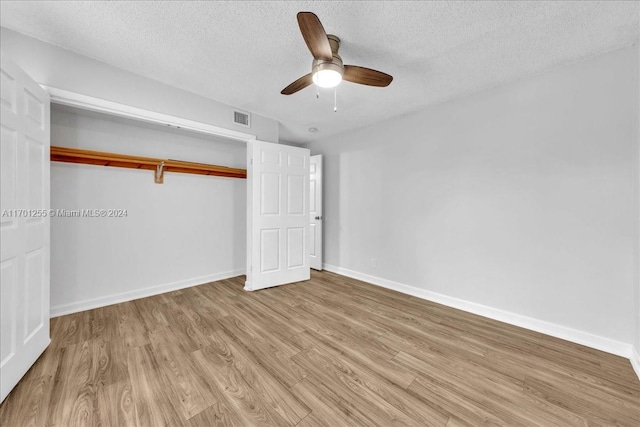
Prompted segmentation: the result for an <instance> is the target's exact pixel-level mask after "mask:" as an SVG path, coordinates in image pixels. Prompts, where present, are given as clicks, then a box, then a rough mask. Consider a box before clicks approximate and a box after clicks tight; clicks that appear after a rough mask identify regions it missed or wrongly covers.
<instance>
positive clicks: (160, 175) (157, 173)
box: [153, 160, 164, 184]
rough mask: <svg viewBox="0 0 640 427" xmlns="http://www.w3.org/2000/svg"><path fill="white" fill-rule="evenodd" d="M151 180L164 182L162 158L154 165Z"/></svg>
mask: <svg viewBox="0 0 640 427" xmlns="http://www.w3.org/2000/svg"><path fill="white" fill-rule="evenodd" d="M153 182H155V183H156V184H163V183H164V160H163V161H161V162H160V163H159V164H158V166H156V171H155V174H154V176H153Z"/></svg>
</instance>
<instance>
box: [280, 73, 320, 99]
mask: <svg viewBox="0 0 640 427" xmlns="http://www.w3.org/2000/svg"><path fill="white" fill-rule="evenodd" d="M311 83H313V80H312V79H311V73H309V74H307V75H305V76H302V77H300V78H299V79H298V80H296V81H295V82H293V83H291V84H290V85H289V86H287V87H285V88H284V89H282V92H280V93H281V94H283V95H291V94H293V93H296V92H297V91H299V90H302V89H304V88H305V87H307V86H309V85H310V84H311Z"/></svg>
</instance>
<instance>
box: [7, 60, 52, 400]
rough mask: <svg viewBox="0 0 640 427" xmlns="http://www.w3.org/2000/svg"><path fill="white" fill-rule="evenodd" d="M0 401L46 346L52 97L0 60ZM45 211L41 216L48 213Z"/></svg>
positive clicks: (13, 66)
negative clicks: (0, 89)
mask: <svg viewBox="0 0 640 427" xmlns="http://www.w3.org/2000/svg"><path fill="white" fill-rule="evenodd" d="M1 68H2V71H1V72H0V80H1V83H2V96H0V104H1V108H2V120H1V129H0V131H1V132H0V135H1V142H0V144H1V149H0V156H1V158H0V164H1V167H2V172H1V173H2V176H1V178H2V181H1V183H0V185H1V188H0V191H1V193H2V197H1V199H0V210H1V211H2V220H1V221H0V240H1V241H2V243H1V244H0V246H1V248H0V270H1V273H2V274H1V282H0V308H1V309H2V312H1V313H0V314H1V325H0V329H1V333H2V337H1V338H0V400H4V399H5V397H6V396H7V395H8V394H9V392H10V391H11V389H12V388H13V387H14V386H15V385H16V384H17V383H18V381H20V378H22V376H23V375H24V374H25V373H26V372H27V370H28V369H29V368H30V367H31V365H32V364H33V363H34V362H35V361H36V359H37V358H38V356H40V354H41V353H42V352H43V351H44V349H45V348H46V347H47V345H48V344H49V218H48V215H47V214H48V210H49V145H50V142H49V114H50V112H49V95H48V94H47V92H45V91H44V90H43V89H42V88H41V87H40V86H38V85H37V84H36V83H35V82H34V81H33V80H31V79H30V78H29V77H28V76H27V75H26V74H25V73H24V72H23V71H22V70H20V69H19V68H18V67H17V66H16V65H15V64H13V63H12V62H10V61H9V60H7V59H6V58H4V57H3V58H2V67H1ZM45 213H46V214H45Z"/></svg>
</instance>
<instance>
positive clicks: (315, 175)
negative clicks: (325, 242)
mask: <svg viewBox="0 0 640 427" xmlns="http://www.w3.org/2000/svg"><path fill="white" fill-rule="evenodd" d="M309 262H310V263H311V268H313V269H314V270H322V155H321V154H318V155H317V156H311V163H310V164H309Z"/></svg>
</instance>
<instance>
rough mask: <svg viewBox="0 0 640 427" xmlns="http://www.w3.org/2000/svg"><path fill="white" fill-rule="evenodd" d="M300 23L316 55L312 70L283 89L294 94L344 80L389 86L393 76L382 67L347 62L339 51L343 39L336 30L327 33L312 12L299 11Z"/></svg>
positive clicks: (285, 93)
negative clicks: (307, 88) (381, 68)
mask: <svg viewBox="0 0 640 427" xmlns="http://www.w3.org/2000/svg"><path fill="white" fill-rule="evenodd" d="M298 25H299V26H300V32H302V37H304V41H305V42H306V43H307V47H308V48H309V50H310V51H311V55H313V63H312V64H311V72H310V73H309V74H307V75H304V76H302V77H300V78H299V79H298V80H296V81H295V82H293V83H291V84H290V85H289V86H287V87H285V88H284V89H282V92H280V93H281V94H283V95H291V94H294V93H296V92H298V91H299V90H301V89H304V88H305V87H307V86H309V85H311V84H312V83H315V84H316V85H317V86H320V87H323V88H331V87H335V86H337V85H339V84H340V82H341V81H342V80H346V81H348V82H351V83H358V84H361V85H367V86H378V87H385V86H389V84H390V83H391V81H392V80H393V77H391V76H390V75H389V74H386V73H383V72H381V71H376V70H372V69H370V68H365V67H358V66H356V65H343V63H342V58H340V55H338V49H339V48H340V39H339V38H338V37H337V36H334V35H333V34H329V35H327V33H325V31H324V27H323V26H322V23H321V22H320V19H318V17H317V16H316V15H315V14H314V13H312V12H299V13H298Z"/></svg>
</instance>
